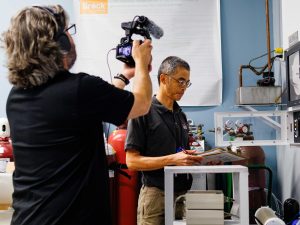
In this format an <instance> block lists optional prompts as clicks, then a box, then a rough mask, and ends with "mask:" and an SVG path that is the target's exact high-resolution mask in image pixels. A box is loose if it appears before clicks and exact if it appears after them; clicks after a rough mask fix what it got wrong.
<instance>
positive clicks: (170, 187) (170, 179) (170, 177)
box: [164, 165, 249, 225]
mask: <svg viewBox="0 0 300 225" xmlns="http://www.w3.org/2000/svg"><path fill="white" fill-rule="evenodd" d="M164 171H165V224H166V225H185V224H186V222H185V221H175V220H174V207H173V206H174V204H173V202H174V174H178V173H232V174H233V198H234V200H235V201H234V202H235V203H234V204H235V206H234V207H233V208H235V209H236V210H235V212H233V209H232V213H233V214H236V215H237V216H238V217H239V218H235V217H233V218H234V219H232V220H226V221H225V224H226V225H227V224H236V225H249V197H248V168H247V167H245V166H239V165H229V166H224V165H222V166H166V167H165V168H164Z"/></svg>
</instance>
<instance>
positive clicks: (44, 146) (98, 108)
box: [0, 5, 152, 225]
mask: <svg viewBox="0 0 300 225" xmlns="http://www.w3.org/2000/svg"><path fill="white" fill-rule="evenodd" d="M67 25H68V16H67V14H66V12H65V10H64V9H63V8H62V7H61V6H59V5H55V6H43V7H42V6H33V7H26V8H24V9H23V10H21V11H19V12H18V13H17V15H16V16H14V17H13V18H12V20H11V24H10V26H9V28H8V30H7V31H6V32H5V33H4V34H3V41H4V47H5V50H6V54H7V67H8V79H9V81H10V83H11V84H12V85H13V87H12V89H11V92H10V94H9V96H8V99H7V106H6V107H7V108H6V112H7V117H8V120H9V124H10V128H11V137H12V144H13V152H14V160H15V172H14V174H13V185H14V193H13V204H12V207H13V209H14V213H13V218H12V222H11V224H12V225H42V224H43V225H46V224H47V225H94V224H97V225H98V224H102V225H111V224H112V222H111V207H110V202H109V185H108V168H107V161H106V155H105V148H104V140H103V127H102V122H103V121H104V122H109V123H113V124H115V125H120V124H122V123H123V122H124V121H126V120H127V119H131V118H135V117H138V116H141V115H143V114H146V113H147V112H148V110H149V108H150V105H151V97H152V85H151V80H150V77H149V72H150V71H149V70H150V68H151V65H150V64H151V50H152V46H151V42H150V40H145V41H144V42H143V43H142V44H140V42H139V41H134V42H133V48H132V55H133V58H134V60H135V65H136V66H135V68H129V67H127V66H124V69H123V71H122V75H119V76H116V77H115V79H114V81H113V84H114V85H111V84H109V83H107V82H105V81H103V80H102V79H101V78H100V77H96V76H91V75H88V74H85V73H77V74H74V73H71V72H69V69H70V68H71V67H72V65H73V64H74V62H75V60H76V50H75V44H74V42H73V39H72V37H71V34H74V33H75V28H76V27H75V25H71V26H67ZM103 54H104V53H103ZM103 66H104V65H103ZM133 76H134V77H135V79H134V85H133V91H132V92H129V91H125V90H122V89H123V88H124V86H125V85H126V84H128V83H129V79H130V78H132V77H133ZM0 191H1V187H0Z"/></svg>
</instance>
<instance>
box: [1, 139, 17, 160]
mask: <svg viewBox="0 0 300 225" xmlns="http://www.w3.org/2000/svg"><path fill="white" fill-rule="evenodd" d="M0 158H9V160H10V161H14V156H13V148H12V144H11V140H10V138H8V137H0Z"/></svg>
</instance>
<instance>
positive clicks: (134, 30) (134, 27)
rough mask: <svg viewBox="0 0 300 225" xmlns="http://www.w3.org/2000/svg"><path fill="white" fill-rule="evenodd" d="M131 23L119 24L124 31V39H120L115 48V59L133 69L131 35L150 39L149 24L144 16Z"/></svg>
mask: <svg viewBox="0 0 300 225" xmlns="http://www.w3.org/2000/svg"><path fill="white" fill-rule="evenodd" d="M135 18H137V19H136V20H135V19H134V20H133V21H132V22H124V23H122V24H121V27H122V29H124V30H125V37H123V38H121V41H120V44H118V46H117V48H116V58H117V59H118V60H120V61H122V62H124V63H126V64H127V65H128V66H131V67H134V66H135V62H134V59H133V58H132V54H131V53H132V42H133V40H132V38H131V37H132V35H133V34H138V35H141V36H143V37H144V38H145V39H150V40H151V37H150V32H149V24H150V25H151V22H150V21H149V20H148V18H147V17H145V16H136V17H135Z"/></svg>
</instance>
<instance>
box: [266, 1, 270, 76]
mask: <svg viewBox="0 0 300 225" xmlns="http://www.w3.org/2000/svg"><path fill="white" fill-rule="evenodd" d="M266 29H267V48H268V70H269V74H270V72H271V44H270V22H269V0H266Z"/></svg>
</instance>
